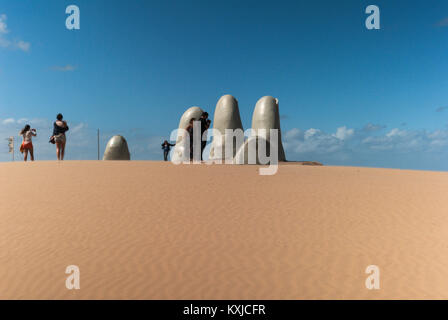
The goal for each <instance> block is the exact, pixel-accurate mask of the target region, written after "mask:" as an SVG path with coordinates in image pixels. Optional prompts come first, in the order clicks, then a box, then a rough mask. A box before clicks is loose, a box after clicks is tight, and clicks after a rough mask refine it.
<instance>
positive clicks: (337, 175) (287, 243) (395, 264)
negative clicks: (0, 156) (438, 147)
mask: <svg viewBox="0 0 448 320" xmlns="http://www.w3.org/2000/svg"><path fill="white" fill-rule="evenodd" d="M258 168H259V166H254V165H252V166H232V165H212V166H208V165H178V166H176V165H173V164H172V163H169V162H168V163H163V162H151V161H131V162H115V161H110V162H106V161H104V162H103V161H65V162H61V163H58V162H52V161H48V162H45V161H43V162H34V163H1V164H0V219H1V221H2V223H1V224H0V248H1V250H0V299H104V298H107V299H388V298H392V299H411V298H412V299H413V298H436V299H439V298H444V299H447V298H448V281H447V280H446V279H447V278H448V270H447V268H445V265H446V264H447V263H448V233H447V230H448V214H447V213H448V198H447V197H446V190H448V173H445V172H424V171H407V170H392V169H372V168H355V167H328V166H302V165H291V164H288V165H282V166H280V168H279V171H278V173H277V174H276V175H273V176H260V175H259V174H258ZM72 264H74V265H77V266H79V267H80V272H81V289H80V290H67V289H66V287H65V280H66V277H67V275H66V274H65V268H66V267H67V266H68V265H72ZM371 264H374V265H378V266H379V268H380V270H381V289H380V290H373V291H370V290H367V289H366V288H365V285H364V283H365V279H366V277H367V275H366V274H365V273H364V271H365V268H366V267H367V266H368V265H371Z"/></svg>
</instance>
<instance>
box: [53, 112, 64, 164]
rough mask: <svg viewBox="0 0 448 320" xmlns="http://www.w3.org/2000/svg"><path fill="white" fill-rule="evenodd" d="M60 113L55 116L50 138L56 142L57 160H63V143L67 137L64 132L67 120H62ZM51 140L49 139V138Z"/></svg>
mask: <svg viewBox="0 0 448 320" xmlns="http://www.w3.org/2000/svg"><path fill="white" fill-rule="evenodd" d="M63 118H64V117H63V116H62V114H60V113H59V114H58V115H57V116H56V121H55V122H54V124H53V137H52V140H53V141H54V143H55V144H56V155H57V157H58V160H64V155H65V144H66V142H67V138H66V136H65V133H66V132H67V131H68V125H67V122H66V121H64V120H63ZM50 141H51V140H50Z"/></svg>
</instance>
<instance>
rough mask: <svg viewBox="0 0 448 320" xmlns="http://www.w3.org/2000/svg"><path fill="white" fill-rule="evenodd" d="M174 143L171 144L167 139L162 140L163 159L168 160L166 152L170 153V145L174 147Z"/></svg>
mask: <svg viewBox="0 0 448 320" xmlns="http://www.w3.org/2000/svg"><path fill="white" fill-rule="evenodd" d="M175 145H176V144H171V143H169V142H168V141H167V140H165V141H163V143H162V149H163V160H164V161H168V154H169V153H170V150H171V147H174V146H175Z"/></svg>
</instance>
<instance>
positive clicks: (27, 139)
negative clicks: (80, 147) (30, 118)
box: [19, 113, 69, 161]
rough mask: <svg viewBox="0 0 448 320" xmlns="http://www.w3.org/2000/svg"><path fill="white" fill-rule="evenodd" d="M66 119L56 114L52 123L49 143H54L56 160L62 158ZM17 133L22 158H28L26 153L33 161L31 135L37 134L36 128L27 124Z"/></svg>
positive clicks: (25, 159) (65, 139) (66, 129)
mask: <svg viewBox="0 0 448 320" xmlns="http://www.w3.org/2000/svg"><path fill="white" fill-rule="evenodd" d="M68 129H69V128H68V125H67V121H65V120H64V117H63V116H62V114H60V113H59V114H58V115H57V116H56V121H55V122H54V123H53V135H52V136H51V137H50V141H49V142H50V143H53V144H55V145H56V156H57V158H58V160H64V155H65V144H66V142H67V137H66V135H65V133H66V132H67V131H68ZM19 135H20V136H22V138H23V141H22V145H21V146H20V152H22V153H23V160H24V161H27V160H28V153H29V154H30V158H31V161H34V146H33V137H36V136H37V130H36V129H32V128H31V126H30V125H29V124H27V125H25V127H24V128H23V129H22V130H20V132H19Z"/></svg>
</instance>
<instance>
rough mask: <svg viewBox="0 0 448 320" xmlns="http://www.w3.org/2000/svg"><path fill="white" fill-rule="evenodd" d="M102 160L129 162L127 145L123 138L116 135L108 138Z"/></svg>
mask: <svg viewBox="0 0 448 320" xmlns="http://www.w3.org/2000/svg"><path fill="white" fill-rule="evenodd" d="M103 160H131V154H130V153H129V148H128V143H127V142H126V139H125V138H124V137H123V136H120V135H116V136H113V137H112V138H110V140H109V142H107V145H106V149H105V150H104V156H103Z"/></svg>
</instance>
